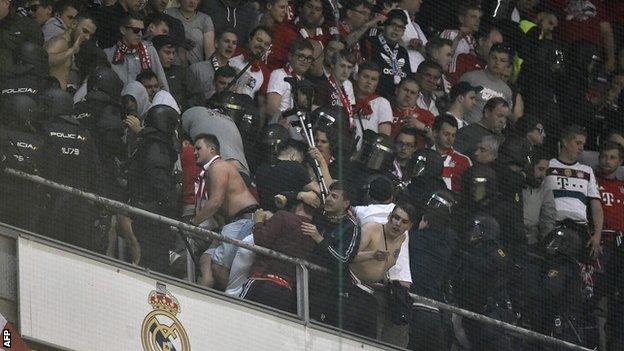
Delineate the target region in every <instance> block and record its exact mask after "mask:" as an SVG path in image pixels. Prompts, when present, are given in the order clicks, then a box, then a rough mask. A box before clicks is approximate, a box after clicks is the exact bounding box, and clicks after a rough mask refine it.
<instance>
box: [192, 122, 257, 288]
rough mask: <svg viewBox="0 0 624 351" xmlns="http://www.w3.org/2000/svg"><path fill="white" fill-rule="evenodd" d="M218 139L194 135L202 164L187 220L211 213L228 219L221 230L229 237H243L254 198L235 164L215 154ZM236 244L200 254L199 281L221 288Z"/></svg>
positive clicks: (250, 223) (248, 230)
mask: <svg viewBox="0 0 624 351" xmlns="http://www.w3.org/2000/svg"><path fill="white" fill-rule="evenodd" d="M219 148H220V146H219V140H218V139H217V137H216V136H215V135H213V134H199V135H197V136H196V137H195V159H196V161H197V165H198V166H200V167H202V169H203V171H202V173H201V181H200V182H199V184H198V187H197V193H198V194H201V196H197V197H198V198H199V200H198V204H197V206H196V211H195V217H194V218H193V219H192V220H191V224H194V225H200V224H201V223H203V222H205V221H206V220H208V219H210V218H211V217H213V216H214V215H215V214H220V215H222V216H223V217H225V218H226V222H228V223H227V224H226V225H225V226H223V229H222V230H221V234H223V235H224V236H227V237H229V238H233V239H239V240H241V239H243V238H244V237H246V236H247V235H249V234H251V228H252V227H253V224H254V223H253V213H254V211H255V210H256V209H258V202H256V199H255V198H254V197H253V195H251V193H250V192H249V190H248V189H247V185H245V182H244V181H243V178H242V177H241V175H240V174H239V173H238V169H237V167H236V166H235V165H234V164H232V163H230V162H227V161H224V160H222V159H221V156H219ZM236 250H237V246H235V245H232V244H227V243H219V244H218V245H217V246H215V245H213V246H212V247H211V248H209V249H208V250H206V252H204V254H203V255H202V256H201V258H200V261H199V262H200V269H201V273H202V274H201V277H200V278H199V283H200V284H203V285H205V286H207V287H209V288H212V287H213V286H216V287H217V288H220V289H224V288H225V286H226V284H227V282H228V276H229V273H230V267H231V266H232V261H233V260H234V256H235V255H236Z"/></svg>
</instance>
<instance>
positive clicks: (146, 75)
mask: <svg viewBox="0 0 624 351" xmlns="http://www.w3.org/2000/svg"><path fill="white" fill-rule="evenodd" d="M150 79H156V80H158V76H157V75H156V73H154V71H152V70H151V69H149V68H148V69H144V70H142V71H141V73H139V74H137V76H136V81H137V82H140V83H143V82H145V81H146V80H150Z"/></svg>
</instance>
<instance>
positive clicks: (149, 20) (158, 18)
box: [144, 12, 170, 27]
mask: <svg viewBox="0 0 624 351" xmlns="http://www.w3.org/2000/svg"><path fill="white" fill-rule="evenodd" d="M165 16H166V15H165V14H163V13H159V12H155V13H153V14H151V15H149V16H147V17H145V23H144V24H145V27H147V26H149V25H150V24H153V25H155V26H157V25H159V24H161V23H163V22H164V23H165V24H166V25H167V26H168V27H170V26H169V21H167V17H165Z"/></svg>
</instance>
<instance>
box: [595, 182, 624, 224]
mask: <svg viewBox="0 0 624 351" xmlns="http://www.w3.org/2000/svg"><path fill="white" fill-rule="evenodd" d="M597 180H598V190H600V195H601V197H602V210H603V211H604V229H608V230H617V231H624V181H621V180H617V179H606V178H602V177H600V176H598V177H597Z"/></svg>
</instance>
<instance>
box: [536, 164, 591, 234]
mask: <svg viewBox="0 0 624 351" xmlns="http://www.w3.org/2000/svg"><path fill="white" fill-rule="evenodd" d="M544 187H546V189H549V190H552V192H553V196H554V198H555V207H556V208H557V217H556V220H557V221H562V220H564V219H566V218H568V219H571V220H574V221H576V222H580V223H587V204H588V203H589V200H591V199H598V200H600V192H599V191H598V185H597V183H596V177H595V176H594V171H593V170H592V169H591V167H589V166H587V165H584V164H581V163H579V162H576V163H575V164H572V165H568V164H565V163H563V162H561V161H559V160H558V159H556V158H553V159H552V160H550V164H549V168H548V171H547V172H546V178H545V179H544Z"/></svg>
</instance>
